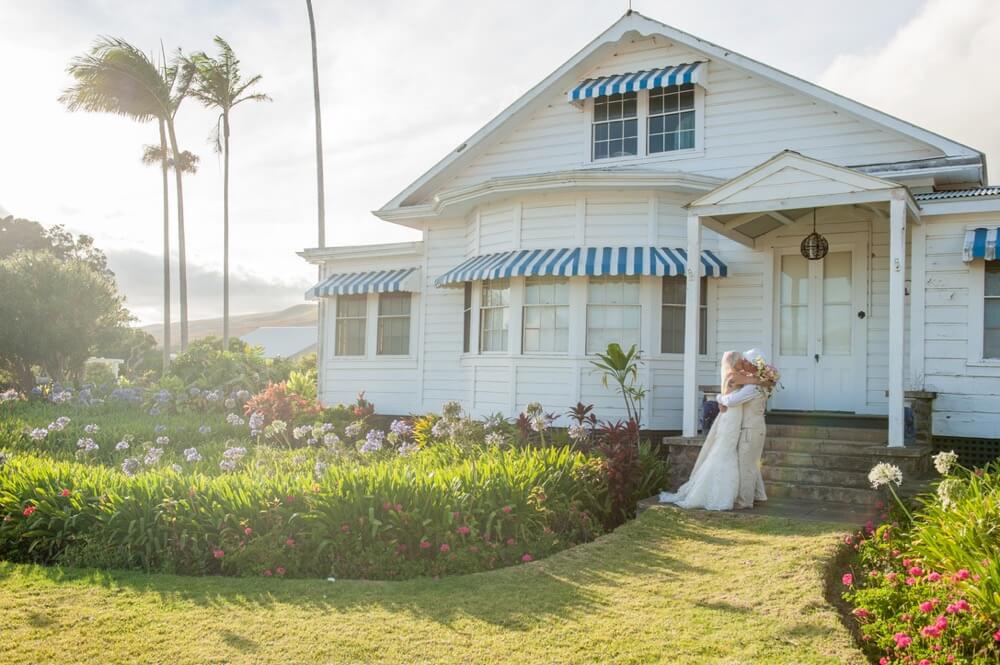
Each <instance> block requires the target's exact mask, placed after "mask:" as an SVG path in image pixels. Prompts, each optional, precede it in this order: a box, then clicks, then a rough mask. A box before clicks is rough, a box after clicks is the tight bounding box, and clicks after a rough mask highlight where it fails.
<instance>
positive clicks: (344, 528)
mask: <svg viewBox="0 0 1000 665" xmlns="http://www.w3.org/2000/svg"><path fill="white" fill-rule="evenodd" d="M340 530H341V532H342V533H347V532H349V531H350V530H351V525H350V524H341V525H340Z"/></svg>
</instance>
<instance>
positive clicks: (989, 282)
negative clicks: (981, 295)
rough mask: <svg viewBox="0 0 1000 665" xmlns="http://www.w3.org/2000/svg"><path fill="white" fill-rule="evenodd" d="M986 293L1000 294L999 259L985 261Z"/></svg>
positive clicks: (989, 294)
mask: <svg viewBox="0 0 1000 665" xmlns="http://www.w3.org/2000/svg"><path fill="white" fill-rule="evenodd" d="M986 295H988V296H1000V261H987V262H986Z"/></svg>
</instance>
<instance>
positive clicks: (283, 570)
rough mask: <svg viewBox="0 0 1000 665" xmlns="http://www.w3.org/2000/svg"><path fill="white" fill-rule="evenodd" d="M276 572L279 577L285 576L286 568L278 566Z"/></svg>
mask: <svg viewBox="0 0 1000 665" xmlns="http://www.w3.org/2000/svg"><path fill="white" fill-rule="evenodd" d="M274 572H276V573H278V575H279V576H281V575H284V574H285V567H284V566H278V567H277V568H275V569H274Z"/></svg>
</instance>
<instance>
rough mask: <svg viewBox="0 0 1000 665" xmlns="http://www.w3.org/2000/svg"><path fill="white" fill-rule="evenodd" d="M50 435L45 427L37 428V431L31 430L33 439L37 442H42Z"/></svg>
mask: <svg viewBox="0 0 1000 665" xmlns="http://www.w3.org/2000/svg"><path fill="white" fill-rule="evenodd" d="M48 435H49V430H47V429H45V428H44V427H36V428H35V429H33V430H31V434H30V436H31V438H32V439H33V440H35V441H41V440H42V439H44V438H45V437H47V436H48Z"/></svg>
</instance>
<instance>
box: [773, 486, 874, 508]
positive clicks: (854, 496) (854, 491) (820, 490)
mask: <svg viewBox="0 0 1000 665" xmlns="http://www.w3.org/2000/svg"><path fill="white" fill-rule="evenodd" d="M764 486H765V488H766V490H767V495H768V497H772V496H773V497H775V498H782V499H785V498H787V499H805V500H809V501H825V502H829V503H850V504H855V505H863V506H873V505H874V504H875V502H876V501H878V498H879V495H878V493H877V492H876V491H875V490H873V489H861V488H858V487H835V486H831V485H808V484H800V483H790V482H784V481H778V480H772V481H765V483H764Z"/></svg>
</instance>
